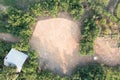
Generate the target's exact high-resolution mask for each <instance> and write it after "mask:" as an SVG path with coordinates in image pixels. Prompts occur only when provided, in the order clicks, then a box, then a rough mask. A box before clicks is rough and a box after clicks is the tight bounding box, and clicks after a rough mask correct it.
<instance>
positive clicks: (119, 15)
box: [116, 3, 120, 19]
mask: <svg viewBox="0 0 120 80" xmlns="http://www.w3.org/2000/svg"><path fill="white" fill-rule="evenodd" d="M116 15H117V17H118V18H119V19H120V3H119V4H118V6H117V9H116Z"/></svg>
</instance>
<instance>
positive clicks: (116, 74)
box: [73, 64, 120, 80]
mask: <svg viewBox="0 0 120 80" xmlns="http://www.w3.org/2000/svg"><path fill="white" fill-rule="evenodd" d="M119 79H120V67H116V68H115V67H108V66H105V65H101V64H89V65H86V66H79V67H78V68H77V69H76V72H75V73H74V74H73V80H119Z"/></svg>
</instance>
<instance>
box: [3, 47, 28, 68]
mask: <svg viewBox="0 0 120 80" xmlns="http://www.w3.org/2000/svg"><path fill="white" fill-rule="evenodd" d="M27 58H28V55H26V54H24V53H22V52H20V51H18V50H15V49H13V48H12V49H11V50H10V52H9V53H8V55H7V56H6V57H5V58H4V65H6V66H8V65H7V64H9V63H11V64H14V65H15V66H16V67H22V66H23V64H24V62H25V60H26V59H27Z"/></svg>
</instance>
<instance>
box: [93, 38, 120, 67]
mask: <svg viewBox="0 0 120 80" xmlns="http://www.w3.org/2000/svg"><path fill="white" fill-rule="evenodd" d="M94 50H95V52H96V55H97V56H98V62H99V63H103V64H106V65H109V66H116V65H120V48H118V47H117V41H116V40H114V39H111V38H104V37H98V38H97V39H96V40H95V46H94Z"/></svg>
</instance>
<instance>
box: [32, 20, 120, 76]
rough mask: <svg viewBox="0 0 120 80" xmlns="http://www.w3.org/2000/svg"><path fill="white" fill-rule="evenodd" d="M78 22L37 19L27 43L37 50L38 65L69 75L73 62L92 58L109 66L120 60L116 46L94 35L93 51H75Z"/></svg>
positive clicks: (81, 63)
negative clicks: (90, 53)
mask: <svg viewBox="0 0 120 80" xmlns="http://www.w3.org/2000/svg"><path fill="white" fill-rule="evenodd" d="M79 26H80V24H78V22H75V21H73V20H72V19H71V18H47V19H43V20H39V21H38V22H37V24H36V27H35V30H34V32H33V35H32V37H31V40H30V43H31V46H32V48H33V49H35V50H37V51H38V53H39V63H40V67H41V68H42V69H49V70H51V71H53V72H54V73H59V74H67V75H70V74H71V73H72V70H74V68H75V67H76V66H77V65H85V64H88V63H93V62H98V63H103V64H106V65H109V66H116V65H118V64H120V49H119V48H117V47H116V41H115V40H112V39H110V38H103V37H98V38H96V40H95V46H94V49H95V54H94V55H91V56H81V55H79V46H80V45H79V40H80V37H81V34H80V27H79ZM94 56H97V57H98V60H97V61H94V60H93V57H94Z"/></svg>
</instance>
